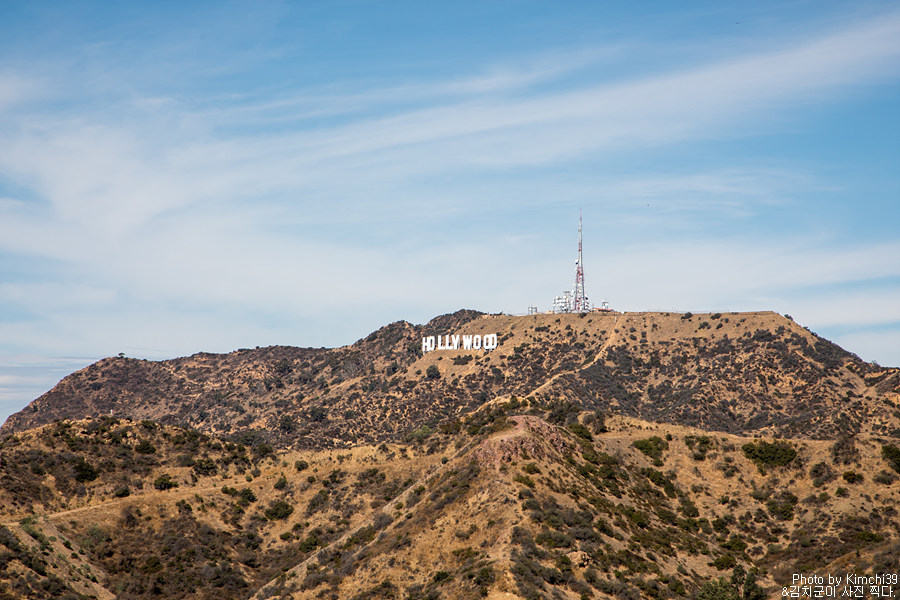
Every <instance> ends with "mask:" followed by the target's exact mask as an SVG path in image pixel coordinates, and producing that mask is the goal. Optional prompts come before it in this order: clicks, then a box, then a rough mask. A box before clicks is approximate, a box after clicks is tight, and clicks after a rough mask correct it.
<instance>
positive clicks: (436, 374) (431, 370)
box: [425, 365, 441, 379]
mask: <svg viewBox="0 0 900 600" xmlns="http://www.w3.org/2000/svg"><path fill="white" fill-rule="evenodd" d="M425 377H427V378H428V379H440V378H441V370H440V369H438V368H437V366H436V365H428V368H427V369H425Z"/></svg>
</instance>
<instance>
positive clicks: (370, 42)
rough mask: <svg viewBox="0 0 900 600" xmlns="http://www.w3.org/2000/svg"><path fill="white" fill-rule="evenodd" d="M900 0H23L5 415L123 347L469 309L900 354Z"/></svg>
mask: <svg viewBox="0 0 900 600" xmlns="http://www.w3.org/2000/svg"><path fill="white" fill-rule="evenodd" d="M898 109H900V4H898V3H897V2H896V1H890V2H877V1H867V0H861V1H859V2H823V1H820V0H816V1H804V0H799V1H791V0H788V1H784V0H780V1H778V2H752V3H750V2H737V1H729V0H715V1H709V2H690V1H689V2H679V3H672V2H646V1H645V2H640V1H638V2H627V3H624V2H602V1H601V2H594V1H591V2H587V1H585V2H574V1H568V2H552V3H550V2H538V1H528V0H496V1H493V2H483V1H460V2H442V3H437V2H421V1H415V2H405V1H396V2H389V3H384V2H368V1H335V2H265V1H260V2H220V1H216V2H197V1H194V2H169V1H160V2H153V3H147V2H116V3H110V2H79V1H65V2H61V1H52V0H48V1H43V2H0V422H2V421H3V420H4V419H5V418H6V416H7V415H9V414H10V413H12V412H15V411H17V410H20V409H21V408H23V407H24V406H25V405H26V404H27V403H28V402H29V401H31V400H32V399H34V398H36V397H37V396H39V395H40V394H42V393H43V392H45V391H47V390H49V389H50V388H51V387H53V385H55V383H56V382H57V381H59V380H60V379H61V378H62V377H64V376H65V375H66V374H68V373H70V372H72V371H74V370H77V369H79V368H81V367H84V366H86V365H87V364H90V363H91V362H93V361H95V360H98V359H99V358H101V357H104V356H112V355H116V354H119V353H124V354H125V355H127V356H132V357H137V358H146V359H152V360H159V359H165V358H172V357H176V356H184V355H189V354H192V353H195V352H199V351H210V352H228V351H231V350H235V349H238V348H248V347H255V346H268V345H274V344H284V345H294V346H310V347H320V346H325V347H336V346H342V345H345V344H349V343H352V342H354V341H355V340H357V339H359V338H362V337H365V336H366V335H367V334H368V333H370V332H371V331H373V330H375V329H377V328H379V327H381V326H382V325H385V324H387V323H390V322H393V321H397V320H401V319H403V320H406V321H409V322H411V323H423V322H426V321H428V320H429V319H431V318H432V317H434V316H437V315H440V314H444V313H447V312H452V311H455V310H458V309H461V308H472V309H478V310H482V311H485V312H494V313H496V312H505V313H512V314H520V313H525V312H526V311H527V309H528V307H529V306H537V307H538V308H540V309H541V310H546V309H549V308H550V306H551V303H552V299H553V297H554V296H556V295H558V294H560V293H561V292H562V291H563V290H567V289H571V288H572V284H573V279H574V261H575V258H576V250H577V228H578V216H579V211H580V212H581V214H582V215H583V235H584V269H585V287H586V289H587V293H588V295H589V297H590V299H591V300H592V301H593V302H594V303H599V302H600V301H603V300H605V301H608V302H609V303H610V306H611V307H612V308H614V309H618V310H627V311H638V310H664V311H689V310H690V311H693V312H704V311H721V312H727V311H743V310H773V311H776V312H779V313H782V314H789V315H791V316H792V317H793V319H794V320H795V321H797V322H798V323H800V324H801V325H804V326H806V327H808V328H810V329H811V330H813V331H815V332H816V333H818V334H819V335H822V336H823V337H826V338H828V339H830V340H832V341H834V342H836V343H838V344H840V345H842V346H843V347H845V348H846V349H848V350H850V351H851V352H854V353H856V354H858V355H859V356H860V357H861V358H862V359H863V360H866V361H876V362H878V363H879V364H881V365H885V366H900V110H898Z"/></svg>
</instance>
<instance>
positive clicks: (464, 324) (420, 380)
mask: <svg viewBox="0 0 900 600" xmlns="http://www.w3.org/2000/svg"><path fill="white" fill-rule="evenodd" d="M487 333H495V334H497V335H498V337H499V341H500V344H499V347H498V348H497V349H496V350H494V351H492V352H485V351H483V350H479V351H474V350H468V351H466V350H462V349H460V350H436V351H433V352H428V353H426V354H424V355H423V353H422V344H421V340H422V337H423V336H426V335H451V334H455V335H465V334H487ZM512 397H520V398H528V397H532V398H536V399H539V400H541V401H550V400H552V399H567V400H570V401H572V402H575V403H577V404H579V405H580V406H582V407H584V408H586V409H592V410H595V409H599V410H604V411H607V412H611V413H616V414H622V415H628V416H632V417H639V418H645V419H648V420H652V421H660V422H668V423H678V424H688V425H692V426H696V427H701V428H703V429H707V430H711V431H722V432H728V433H755V434H761V435H763V434H765V435H782V436H798V435H802V436H805V437H815V438H822V439H834V438H836V437H838V436H840V435H846V434H854V433H869V434H878V435H893V436H895V437H900V370H898V369H888V368H880V367H877V366H875V365H872V364H869V363H865V362H863V361H861V360H859V358H857V357H856V356H854V355H852V354H850V353H848V352H846V351H844V350H842V349H841V348H839V347H838V346H835V345H834V344H832V343H831V342H828V341H827V340H824V339H821V338H819V337H817V336H816V335H815V334H813V333H811V332H809V331H808V330H806V329H804V328H803V327H800V326H799V325H797V324H796V323H794V322H793V321H791V320H790V319H788V318H785V317H782V316H781V315H778V314H776V313H771V312H760V313H729V314H718V313H716V314H703V315H700V314H698V315H692V314H691V313H685V314H674V313H591V314H581V315H579V314H566V315H533V316H527V317H512V316H505V315H482V314H480V313H476V312H474V311H460V312H458V313H454V314H451V315H444V316H442V317H438V318H436V319H434V320H432V321H431V322H429V323H428V324H426V325H420V326H413V325H410V324H408V323H405V322H398V323H393V324H391V325H388V326H386V327H383V328H382V329H379V330H378V331H375V332H373V333H372V334H371V335H369V336H368V337H366V338H364V339H362V340H359V341H358V342H356V343H355V344H353V345H351V346H346V347H343V348H336V349H309V348H306V349H304V348H289V347H270V348H259V349H256V350H238V351H236V352H232V353H230V354H205V353H201V354H197V355H194V356H191V357H187V358H179V359H174V360H168V361H160V362H151V361H143V360H136V359H129V358H108V359H104V360H102V361H100V362H98V363H96V364H93V365H91V366H89V367H87V368H86V369H83V370H81V371H78V372H76V373H73V374H72V375H70V376H69V377H66V378H65V379H64V380H63V381H61V382H60V383H59V385H57V386H56V387H55V388H54V389H53V390H51V391H50V392H48V393H47V394H45V395H43V396H41V397H40V398H38V399H37V400H35V401H34V402H32V403H31V404H30V405H29V406H28V407H26V408H25V409H24V410H22V411H21V412H19V413H17V414H15V415H13V416H11V417H10V418H9V420H8V421H7V422H6V423H5V424H4V425H3V427H2V428H0V431H2V432H4V433H7V432H12V431H21V430H24V429H28V428H31V427H35V426H38V425H41V424H45V423H50V422H53V421H55V420H58V419H64V418H69V419H78V418H83V417H95V418H96V417H100V416H114V417H120V418H131V419H135V420H144V419H149V420H154V421H157V422H160V423H165V424H170V425H178V426H183V427H189V428H194V429H198V430H201V431H204V432H206V433H209V434H211V435H219V436H227V435H232V436H237V437H235V438H234V439H236V440H237V441H240V442H243V443H246V444H252V443H255V442H257V441H259V440H264V441H266V442H268V443H273V444H277V445H278V446H279V447H294V448H323V447H350V446H353V445H358V444H375V443H379V442H382V441H401V440H403V439H405V437H406V436H407V435H409V434H410V432H411V431H414V430H415V429H416V428H419V427H422V426H423V425H427V426H433V425H434V424H435V423H438V422H440V421H442V420H445V419H448V418H455V417H458V416H460V415H462V414H465V413H467V412H470V411H472V410H475V409H476V408H478V407H480V406H482V405H483V404H485V403H486V402H489V401H493V400H496V399H498V398H499V399H509V398H512Z"/></svg>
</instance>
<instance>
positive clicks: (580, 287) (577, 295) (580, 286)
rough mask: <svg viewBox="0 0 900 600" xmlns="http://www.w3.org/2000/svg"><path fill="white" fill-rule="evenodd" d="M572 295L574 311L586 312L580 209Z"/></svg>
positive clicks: (588, 307)
mask: <svg viewBox="0 0 900 600" xmlns="http://www.w3.org/2000/svg"><path fill="white" fill-rule="evenodd" d="M572 295H573V296H574V298H573V300H574V306H573V307H572V308H573V309H574V312H587V311H589V310H590V306H588V299H587V296H586V295H585V293H584V262H583V256H582V253H581V209H579V210H578V260H577V261H576V262H575V288H574V289H573V290H572Z"/></svg>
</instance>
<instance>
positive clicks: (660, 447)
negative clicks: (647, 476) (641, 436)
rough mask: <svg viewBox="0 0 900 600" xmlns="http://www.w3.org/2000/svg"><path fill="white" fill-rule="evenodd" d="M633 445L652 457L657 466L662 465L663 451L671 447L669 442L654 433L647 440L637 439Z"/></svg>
mask: <svg viewBox="0 0 900 600" xmlns="http://www.w3.org/2000/svg"><path fill="white" fill-rule="evenodd" d="M633 445H634V447H635V448H637V449H638V450H640V451H641V452H643V453H644V454H646V455H647V456H649V457H650V458H652V459H653V464H654V465H655V466H657V467H661V466H662V464H663V461H662V453H663V452H664V451H665V450H668V449H669V443H668V442H667V441H666V440H664V439H662V438H661V437H659V436H658V435H654V436H653V437H651V438H648V439H645V440H636V441H635V442H634V444H633Z"/></svg>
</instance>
